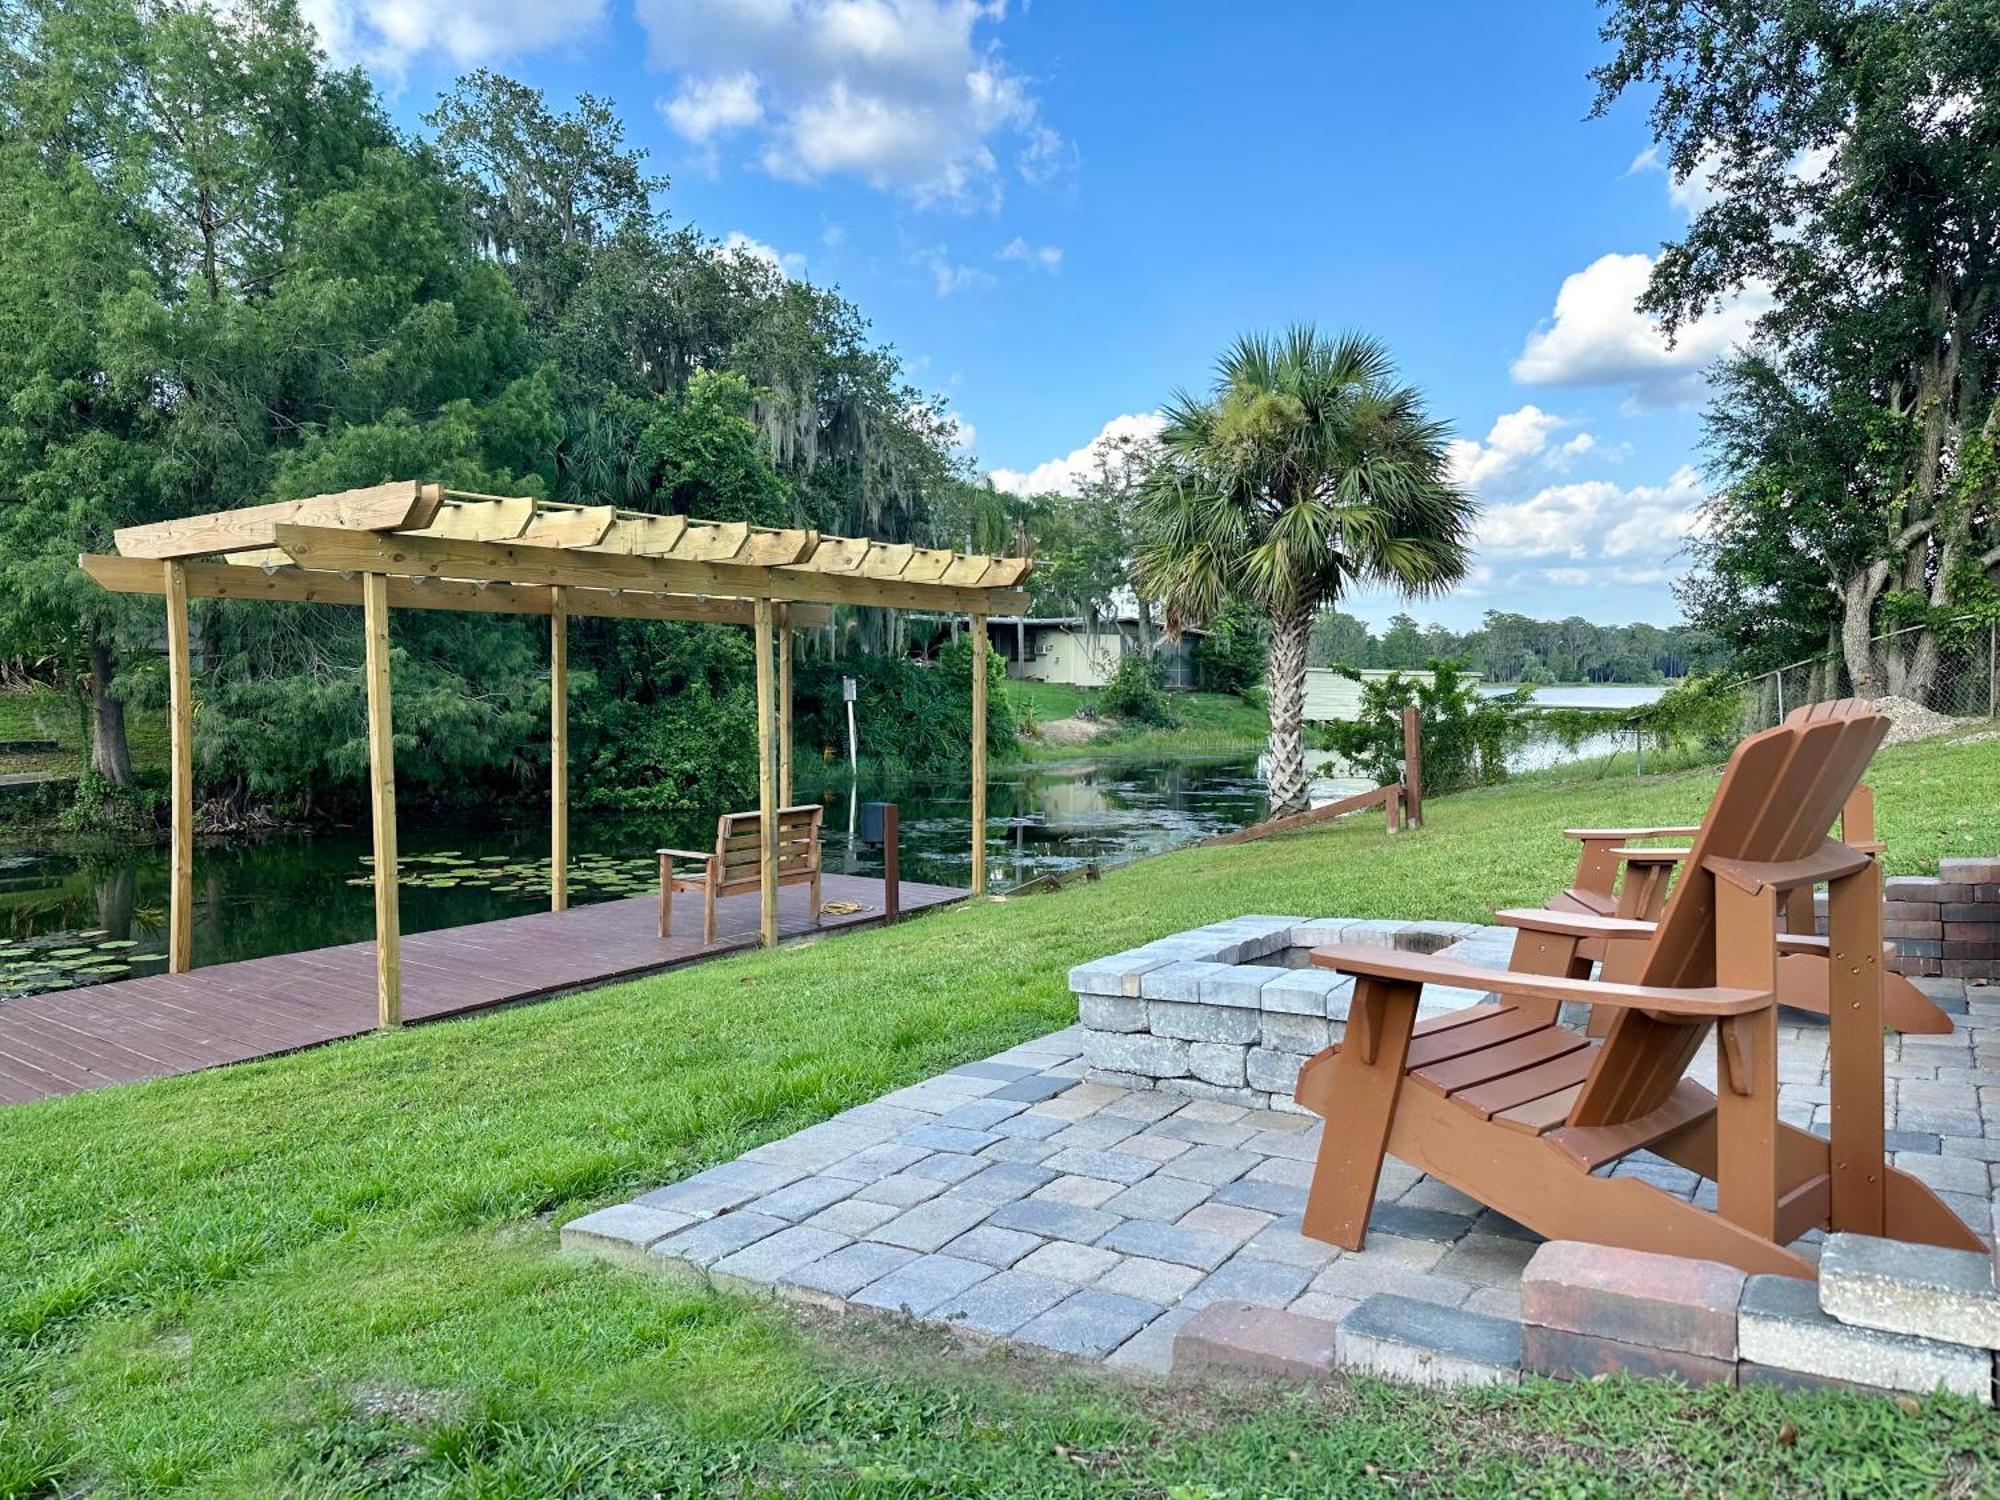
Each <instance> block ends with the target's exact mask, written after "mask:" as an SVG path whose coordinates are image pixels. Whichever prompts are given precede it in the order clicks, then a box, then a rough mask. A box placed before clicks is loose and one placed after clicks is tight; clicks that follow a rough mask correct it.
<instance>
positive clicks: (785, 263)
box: [715, 229, 806, 281]
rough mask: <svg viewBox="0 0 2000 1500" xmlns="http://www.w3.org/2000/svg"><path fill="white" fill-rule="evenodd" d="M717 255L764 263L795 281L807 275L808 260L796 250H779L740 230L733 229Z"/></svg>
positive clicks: (720, 246)
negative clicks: (745, 258)
mask: <svg viewBox="0 0 2000 1500" xmlns="http://www.w3.org/2000/svg"><path fill="white" fill-rule="evenodd" d="M715 253H716V254H717V255H742V256H748V257H749V258H750V259H751V260H756V261H762V262H763V263H764V264H765V265H767V266H769V267H770V268H771V269H772V270H774V271H776V272H777V273H778V274H779V275H780V276H788V277H790V278H791V279H792V280H793V281H799V280H802V279H803V278H804V276H805V274H806V258H805V257H804V256H803V255H801V254H799V253H798V252H797V251H796V250H779V249H777V248H776V247H775V246H772V245H767V244H765V243H764V242H763V241H762V240H759V239H752V238H751V237H750V236H749V235H747V234H745V233H744V232H743V231H742V230H740V229H732V230H730V231H729V233H728V234H727V235H725V236H724V237H723V241H722V243H721V244H719V245H717V246H716V247H715Z"/></svg>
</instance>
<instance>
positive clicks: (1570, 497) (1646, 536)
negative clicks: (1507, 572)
mask: <svg viewBox="0 0 2000 1500" xmlns="http://www.w3.org/2000/svg"><path fill="white" fill-rule="evenodd" d="M1702 499H1703V491H1702V487H1701V477H1700V476H1699V475H1698V474H1697V473H1696V472H1695V471H1694V469H1692V468H1691V467H1689V466H1687V465H1685V464H1683V465H1682V466H1681V467H1680V468H1678V469H1676V470H1675V471H1674V472H1673V474H1672V475H1671V476H1670V477H1669V478H1668V480H1667V482H1666V483H1665V484H1658V485H1646V484H1641V485H1632V486H1630V487H1624V486H1620V485H1617V484H1614V483H1612V482H1611V481H1610V480H1608V479H1588V480H1582V481H1579V482H1576V483H1570V484H1553V485H1549V486H1547V487H1546V488H1543V489H1541V490H1538V491H1536V492H1535V493H1534V494H1533V495H1530V496H1529V497H1528V498H1527V499H1525V500H1520V501H1515V502H1513V503H1510V504H1502V505H1489V506H1487V507H1486V509H1485V510H1484V511H1483V512H1481V514H1480V517H1479V521H1478V528H1477V542H1476V547H1477V551H1478V552H1479V555H1480V556H1481V557H1482V558H1484V559H1486V560H1487V561H1489V562H1492V563H1498V564H1501V565H1506V564H1514V565H1517V566H1518V565H1520V564H1523V563H1528V562H1540V561H1542V560H1544V559H1561V560H1562V561H1563V562H1564V563H1595V564H1599V566H1597V567H1594V568H1590V569H1586V570H1585V573H1586V575H1587V576H1586V577H1585V578H1584V579H1583V580H1566V579H1565V578H1563V577H1558V576H1557V574H1559V573H1563V572H1565V571H1566V570H1564V569H1563V568H1560V567H1553V566H1547V567H1540V568H1537V569H1535V570H1534V571H1535V572H1536V573H1538V574H1539V575H1540V576H1541V577H1543V578H1544V579H1546V580H1547V581H1548V582H1551V583H1564V582H1566V581H1596V582H1603V581H1606V579H1608V578H1610V577H1611V576H1612V575H1614V574H1615V575H1617V576H1618V578H1619V579H1620V580H1622V581H1626V582H1637V581H1638V579H1637V577H1636V575H1637V574H1638V573H1640V572H1654V571H1657V572H1658V573H1659V575H1660V577H1661V578H1665V577H1667V576H1669V570H1667V568H1666V564H1667V563H1668V561H1669V560H1670V559H1671V558H1672V557H1673V556H1674V554H1675V553H1676V552H1678V551H1679V550H1680V547H1681V543H1682V542H1683V541H1685V540H1686V539H1687V537H1689V536H1690V535H1692V534H1693V532H1694V528H1695V522H1696V517H1697V513H1698V508H1699V507H1700V505H1701V502H1702ZM1656 581H1657V580H1656Z"/></svg>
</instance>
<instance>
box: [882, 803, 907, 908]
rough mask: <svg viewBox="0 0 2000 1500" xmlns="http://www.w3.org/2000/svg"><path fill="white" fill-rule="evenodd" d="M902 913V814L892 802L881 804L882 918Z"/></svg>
mask: <svg viewBox="0 0 2000 1500" xmlns="http://www.w3.org/2000/svg"><path fill="white" fill-rule="evenodd" d="M902 914H903V815H902V812H901V811H900V810H899V809H898V808H897V806H896V804H895V803H893V802H885V803H883V804H882V920H883V921H885V922H893V921H895V920H896V918H897V917H899V916H901V915H902Z"/></svg>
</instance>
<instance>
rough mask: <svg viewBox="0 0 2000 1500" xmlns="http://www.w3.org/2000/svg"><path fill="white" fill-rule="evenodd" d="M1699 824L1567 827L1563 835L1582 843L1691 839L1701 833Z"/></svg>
mask: <svg viewBox="0 0 2000 1500" xmlns="http://www.w3.org/2000/svg"><path fill="white" fill-rule="evenodd" d="M1700 832H1701V829H1700V828H1699V827H1698V826H1683V827H1679V828H1565V829H1564V830H1563V837H1564V838H1566V839H1575V840H1576V841H1577V842H1578V843H1580V844H1585V843H1588V844H1601V843H1604V842H1606V841H1608V840H1611V839H1618V840H1624V839H1691V838H1693V837H1694V836H1695V835H1696V834H1698V833H1700Z"/></svg>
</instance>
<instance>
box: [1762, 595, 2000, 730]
mask: <svg viewBox="0 0 2000 1500" xmlns="http://www.w3.org/2000/svg"><path fill="white" fill-rule="evenodd" d="M1996 646H2000V624H1996V623H1994V622H1992V621H1981V620H1975V619H1973V618H1971V617H1970V616H1966V617H1962V618H1960V619H1956V620H1950V621H1947V622H1945V623H1944V624H1942V625H1936V626H1923V625H1912V626H1909V627H1907V628H1905V629H1902V630H1893V631H1890V632H1889V633H1888V634H1886V635H1878V636H1876V637H1874V638H1873V639H1872V640H1870V641H1869V643H1868V654H1869V662H1868V669H1869V673H1870V675H1871V676H1872V677H1873V679H1874V680H1873V682H1872V683H1860V684H1857V683H1856V682H1855V680H1854V673H1853V671H1852V670H1851V669H1850V667H1849V664H1848V662H1847V660H1846V657H1845V655H1844V654H1843V653H1841V652H1838V651H1831V652H1828V653H1826V654H1825V655H1822V656H1815V657H1810V658H1808V659H1807V660H1805V661H1797V662H1793V663H1792V664H1791V665H1790V666H1787V667H1780V668H1779V669H1778V670H1776V671H1775V672H1766V673H1763V674H1762V675H1761V676H1757V677H1747V678H1745V679H1744V680H1743V682H1742V684H1741V686H1742V692H1743V719H1744V723H1743V727H1744V732H1745V733H1749V732H1752V731H1755V730H1759V729H1768V728H1770V727H1771V726H1772V725H1774V724H1776V723H1778V722H1779V721H1780V720H1782V719H1783V718H1784V717H1785V715H1786V714H1788V713H1790V712H1791V711H1792V710H1793V709H1795V708H1798V707H1799V706H1800V705H1802V704H1807V703H1824V702H1827V701H1829V700H1831V699H1835V698H1849V697H1855V696H1865V697H1873V698H1883V697H1890V698H1900V699H1902V700H1904V702H1905V703H1907V704H1911V705H1914V708H1913V709H1910V710H1905V711H1904V712H1902V713H1898V714H1896V715H1894V717H1897V718H1898V719H1902V718H1905V717H1912V716H1914V714H1915V711H1916V710H1924V711H1927V712H1929V713H1932V714H1936V715H1938V716H1939V717H1941V718H1945V719H1992V718H2000V651H1996ZM1938 727H1940V728H1942V727H1943V726H1938Z"/></svg>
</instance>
